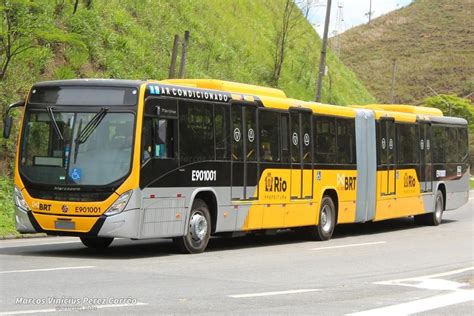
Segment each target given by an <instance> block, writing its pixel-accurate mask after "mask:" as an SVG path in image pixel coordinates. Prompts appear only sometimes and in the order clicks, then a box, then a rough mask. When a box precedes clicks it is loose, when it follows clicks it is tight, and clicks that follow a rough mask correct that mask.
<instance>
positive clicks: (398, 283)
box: [375, 267, 474, 285]
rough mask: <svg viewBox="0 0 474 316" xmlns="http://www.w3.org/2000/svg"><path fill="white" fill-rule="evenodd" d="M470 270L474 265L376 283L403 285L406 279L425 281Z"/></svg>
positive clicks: (473, 268)
mask: <svg viewBox="0 0 474 316" xmlns="http://www.w3.org/2000/svg"><path fill="white" fill-rule="evenodd" d="M470 270H474V267H467V268H463V269H457V270H452V271H447V272H442V273H436V274H429V275H422V276H418V277H413V278H405V279H397V280H389V281H382V282H375V284H383V285H402V283H403V282H406V281H425V279H433V278H439V277H444V276H448V275H453V274H459V273H463V272H466V271H470ZM403 285H404V284H403Z"/></svg>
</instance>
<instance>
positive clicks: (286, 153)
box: [281, 113, 290, 163]
mask: <svg viewBox="0 0 474 316" xmlns="http://www.w3.org/2000/svg"><path fill="white" fill-rule="evenodd" d="M288 126H289V123H288V114H283V113H282V114H281V149H282V150H281V160H282V162H286V163H288V162H290V148H289V147H288V139H289V137H290V135H289V133H288Z"/></svg>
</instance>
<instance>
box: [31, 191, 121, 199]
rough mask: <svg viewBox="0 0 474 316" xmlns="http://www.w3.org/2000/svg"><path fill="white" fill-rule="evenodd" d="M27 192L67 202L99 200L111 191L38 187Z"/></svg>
mask: <svg viewBox="0 0 474 316" xmlns="http://www.w3.org/2000/svg"><path fill="white" fill-rule="evenodd" d="M28 193H29V194H30V195H31V196H32V197H33V198H36V199H42V200H53V201H68V202H99V201H105V200H106V199H107V198H108V197H109V196H110V195H111V194H112V193H113V192H111V191H104V192H77V191H72V192H64V191H46V190H39V189H32V188H30V189H28Z"/></svg>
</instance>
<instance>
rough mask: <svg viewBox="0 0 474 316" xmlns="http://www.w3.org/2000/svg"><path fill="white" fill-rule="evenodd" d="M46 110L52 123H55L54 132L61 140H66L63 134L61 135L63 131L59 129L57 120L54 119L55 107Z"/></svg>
mask: <svg viewBox="0 0 474 316" xmlns="http://www.w3.org/2000/svg"><path fill="white" fill-rule="evenodd" d="M46 110H47V112H48V114H49V119H50V120H51V122H53V127H54V131H55V132H56V134H57V135H58V137H59V139H60V140H64V137H63V134H62V133H61V130H60V129H59V126H58V122H56V119H55V118H54V113H53V107H52V106H48V107H47V108H46Z"/></svg>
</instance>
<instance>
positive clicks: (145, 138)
mask: <svg viewBox="0 0 474 316" xmlns="http://www.w3.org/2000/svg"><path fill="white" fill-rule="evenodd" d="M153 124H154V120H153V118H152V117H147V116H145V117H144V119H143V129H142V144H143V152H142V163H144V162H146V161H148V160H149V159H151V158H152V157H154V156H155V154H154V143H153Z"/></svg>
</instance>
